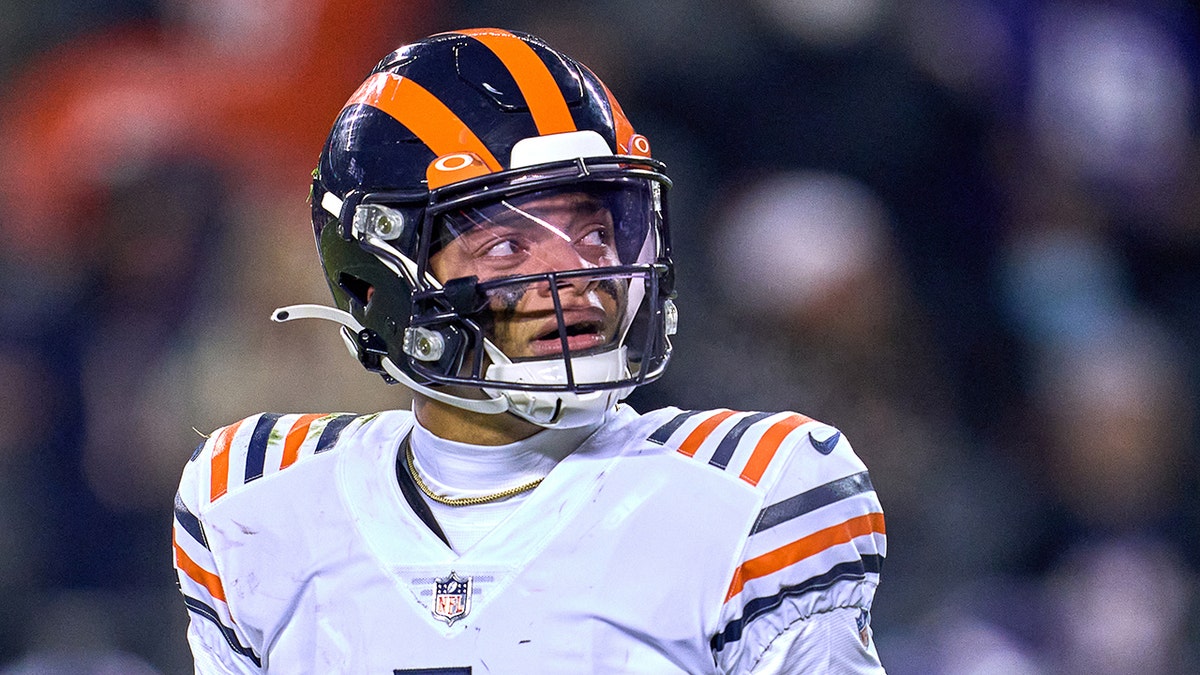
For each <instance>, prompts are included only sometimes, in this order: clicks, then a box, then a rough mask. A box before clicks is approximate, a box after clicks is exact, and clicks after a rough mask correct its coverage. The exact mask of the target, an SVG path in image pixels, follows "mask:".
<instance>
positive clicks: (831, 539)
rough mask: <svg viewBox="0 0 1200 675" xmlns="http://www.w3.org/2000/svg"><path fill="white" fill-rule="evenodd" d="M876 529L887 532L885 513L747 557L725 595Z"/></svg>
mask: <svg viewBox="0 0 1200 675" xmlns="http://www.w3.org/2000/svg"><path fill="white" fill-rule="evenodd" d="M875 532H877V533H879V534H887V530H886V528H885V527H884V523H883V514H882V513H867V514H864V515H861V516H855V517H854V518H851V519H850V520H847V521H846V522H844V523H841V524H839V525H834V526H832V527H827V528H825V529H823V530H818V531H816V532H814V533H812V534H810V535H808V536H807V537H804V538H802V539H797V540H796V541H794V542H792V543H790V544H787V545H785V546H780V547H779V548H777V549H775V550H774V551H770V552H768V553H764V554H762V555H760V556H758V557H757V558H752V559H750V560H747V561H746V562H744V563H742V564H741V566H740V567H738V569H737V571H736V572H734V573H733V581H732V582H731V583H730V584H729V592H728V593H727V594H726V595H725V600H726V602H728V601H729V599H730V598H732V597H733V596H735V595H737V594H738V593H741V592H742V588H743V587H745V585H746V582H747V581H749V580H751V579H757V578H759V577H764V576H766V575H768V574H772V573H774V572H778V571H779V570H781V569H783V568H785V567H787V566H789V565H794V564H795V563H798V562H800V561H801V560H804V559H805V558H808V557H811V556H814V555H816V554H818V553H820V552H822V551H824V550H826V549H829V548H832V547H834V546H838V545H840V544H845V543H848V542H849V541H851V540H853V539H854V538H855V537H861V536H863V535H865V534H871V533H875Z"/></svg>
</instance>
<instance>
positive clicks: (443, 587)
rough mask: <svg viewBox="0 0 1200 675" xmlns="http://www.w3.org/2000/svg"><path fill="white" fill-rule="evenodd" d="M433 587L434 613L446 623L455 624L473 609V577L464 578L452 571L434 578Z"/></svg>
mask: <svg viewBox="0 0 1200 675" xmlns="http://www.w3.org/2000/svg"><path fill="white" fill-rule="evenodd" d="M433 589H434V590H433V615H434V616H435V617H437V618H439V619H441V620H442V621H445V622H446V625H448V626H450V625H454V622H455V621H458V620H459V619H461V618H463V617H464V616H466V615H467V612H470V611H471V577H467V578H466V579H463V578H462V577H460V576H458V573H457V572H453V571H452V572H450V576H448V577H442V578H437V579H434V580H433Z"/></svg>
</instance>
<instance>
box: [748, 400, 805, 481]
mask: <svg viewBox="0 0 1200 675" xmlns="http://www.w3.org/2000/svg"><path fill="white" fill-rule="evenodd" d="M811 421H812V420H811V419H810V418H808V417H805V416H804V415H797V414H792V415H788V416H787V417H785V418H783V419H781V420H779V421H778V422H776V423H775V424H772V425H771V426H770V427H769V428H768V429H767V431H766V432H765V433H764V434H763V435H762V438H760V439H759V441H758V445H756V446H754V452H751V453H750V459H748V460H746V466H745V468H743V469H742V480H744V481H746V482H747V483H749V484H751V485H758V481H760V480H762V476H763V474H764V473H765V472H766V470H767V466H768V465H769V464H770V463H771V460H772V459H773V458H774V457H775V453H776V451H778V450H779V446H780V445H782V444H783V439H785V438H787V435H788V434H790V433H792V430H793V429H795V428H796V427H798V426H800V425H801V424H804V423H805V422H811Z"/></svg>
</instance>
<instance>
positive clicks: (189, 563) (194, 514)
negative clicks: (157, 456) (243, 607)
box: [172, 424, 262, 675]
mask: <svg viewBox="0 0 1200 675" xmlns="http://www.w3.org/2000/svg"><path fill="white" fill-rule="evenodd" d="M239 426H240V425H239V424H235V425H232V426H230V427H225V428H224V429H221V430H220V431H218V432H217V433H215V434H213V436H212V437H211V438H209V439H208V440H207V441H206V442H204V443H202V444H201V445H200V447H198V448H196V452H195V453H193V454H192V457H191V459H190V460H189V461H188V463H187V465H186V467H185V468H184V472H183V478H182V479H181V481H180V485H179V492H177V493H176V495H175V519H174V524H173V533H172V540H173V541H172V543H173V548H174V561H175V573H176V579H177V584H178V586H179V590H180V592H181V593H182V594H183V602H184V605H185V606H186V607H187V610H188V614H189V618H190V624H189V626H188V634H187V637H188V644H189V646H190V647H191V651H192V656H193V659H194V661H195V672H196V673H197V674H198V675H200V674H208V673H237V674H242V673H260V672H262V669H261V665H262V664H261V660H260V658H259V655H258V653H257V651H256V650H255V648H254V647H253V646H252V644H253V643H252V640H251V637H250V636H249V635H248V634H247V631H245V630H243V628H242V627H240V626H239V625H238V623H237V621H236V620H235V619H234V616H233V613H232V612H231V610H230V607H229V605H228V603H227V601H226V595H225V584H224V581H223V580H222V579H221V575H220V570H219V568H218V566H217V560H216V556H215V555H214V552H213V550H212V544H211V543H210V541H209V539H208V536H207V534H206V531H205V529H206V528H205V525H204V520H203V512H202V510H201V506H202V505H203V504H206V503H207V502H208V500H207V499H206V498H205V496H206V495H207V494H208V493H209V488H210V484H211V483H212V481H211V478H210V476H211V472H212V468H211V467H212V458H213V456H214V453H220V452H222V451H225V452H227V451H228V446H229V444H231V443H232V442H233V437H234V436H235V434H237V432H238V428H239Z"/></svg>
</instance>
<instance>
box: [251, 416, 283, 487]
mask: <svg viewBox="0 0 1200 675" xmlns="http://www.w3.org/2000/svg"><path fill="white" fill-rule="evenodd" d="M280 417H283V415H280V414H279V413H263V414H262V415H261V416H259V418H258V423H257V424H255V425H254V433H253V434H251V435H250V445H249V446H248V447H247V448H246V482H247V483H249V482H250V481H252V480H254V479H256V478H262V475H263V463H264V462H266V459H267V443H268V442H269V441H270V440H271V431H272V430H273V429H274V428H275V423H276V422H278V421H279V418H280Z"/></svg>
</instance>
